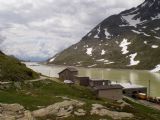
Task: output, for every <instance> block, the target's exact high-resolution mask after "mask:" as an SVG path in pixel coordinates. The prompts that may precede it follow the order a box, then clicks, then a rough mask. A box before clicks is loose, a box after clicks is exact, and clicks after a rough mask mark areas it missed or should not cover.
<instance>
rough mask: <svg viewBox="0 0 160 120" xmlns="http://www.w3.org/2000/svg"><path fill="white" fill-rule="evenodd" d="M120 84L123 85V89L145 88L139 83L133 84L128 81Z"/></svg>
mask: <svg viewBox="0 0 160 120" xmlns="http://www.w3.org/2000/svg"><path fill="white" fill-rule="evenodd" d="M120 85H121V86H122V87H123V89H135V88H146V87H144V86H141V85H135V84H130V83H120Z"/></svg>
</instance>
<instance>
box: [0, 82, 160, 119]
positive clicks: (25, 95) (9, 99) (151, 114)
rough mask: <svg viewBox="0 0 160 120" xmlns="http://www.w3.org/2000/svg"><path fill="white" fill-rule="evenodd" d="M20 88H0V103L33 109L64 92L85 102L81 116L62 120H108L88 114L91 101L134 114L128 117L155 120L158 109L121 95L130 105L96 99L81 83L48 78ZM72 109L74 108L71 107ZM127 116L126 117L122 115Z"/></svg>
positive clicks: (50, 101) (158, 116)
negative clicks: (74, 83) (69, 82)
mask: <svg viewBox="0 0 160 120" xmlns="http://www.w3.org/2000/svg"><path fill="white" fill-rule="evenodd" d="M21 88H22V89H16V88H14V87H12V88H10V89H8V90H5V91H4V90H3V91H0V103H19V104H21V105H23V106H24V107H25V108H26V109H28V110H31V111H33V110H36V109H39V108H40V107H45V106H48V105H51V104H54V103H56V102H61V101H63V99H62V98H61V97H60V96H63V97H64V96H65V97H68V98H71V99H76V100H80V101H83V102H85V103H86V104H85V105H84V106H82V109H84V110H86V111H87V114H86V115H85V116H82V117H78V116H74V115H73V116H70V117H69V118H64V119H62V120H83V119H85V120H99V119H107V120H112V119H111V118H110V117H108V116H103V117H101V116H97V115H93V116H92V115H90V110H91V107H92V104H95V103H99V104H102V105H104V106H106V107H107V108H108V109H110V110H113V111H119V112H129V113H133V114H134V115H135V118H133V119H132V120H159V118H160V111H157V110H153V109H151V108H148V107H145V106H143V105H140V104H137V103H134V102H132V101H129V100H127V99H124V100H125V101H126V102H127V103H129V104H130V105H131V106H126V107H124V108H123V109H120V106H119V105H120V104H119V103H117V102H114V101H109V100H106V99H97V98H96V97H95V95H94V94H93V93H92V92H91V91H90V89H88V88H86V87H82V86H76V85H73V86H68V85H65V84H63V83H57V82H54V81H51V80H44V81H37V82H33V83H23V84H22V87H21ZM75 109H76V108H75ZM54 118H55V116H46V117H44V118H39V120H46V119H52V120H54ZM124 120H127V119H124Z"/></svg>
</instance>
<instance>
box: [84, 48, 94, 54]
mask: <svg viewBox="0 0 160 120" xmlns="http://www.w3.org/2000/svg"><path fill="white" fill-rule="evenodd" d="M92 51H93V48H87V51H86V53H87V55H89V56H92Z"/></svg>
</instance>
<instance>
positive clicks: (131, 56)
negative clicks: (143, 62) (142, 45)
mask: <svg viewBox="0 0 160 120" xmlns="http://www.w3.org/2000/svg"><path fill="white" fill-rule="evenodd" d="M129 56H130V65H128V66H134V65H138V64H139V63H140V61H135V57H136V56H137V53H134V54H131V55H129Z"/></svg>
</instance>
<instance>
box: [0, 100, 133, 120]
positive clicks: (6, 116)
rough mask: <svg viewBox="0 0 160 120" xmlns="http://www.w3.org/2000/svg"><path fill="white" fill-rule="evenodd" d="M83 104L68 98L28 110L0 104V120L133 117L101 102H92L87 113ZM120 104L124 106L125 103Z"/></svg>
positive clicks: (13, 105)
mask: <svg viewBox="0 0 160 120" xmlns="http://www.w3.org/2000/svg"><path fill="white" fill-rule="evenodd" d="M83 105H85V102H81V101H78V100H73V99H68V100H64V101H62V102H57V103H55V104H53V105H50V106H48V107H45V108H41V109H39V110H35V111H28V110H26V109H25V108H24V107H23V106H21V105H19V104H0V120H37V119H43V118H44V119H45V118H47V116H54V118H53V120H54V119H63V118H67V117H69V116H71V115H75V116H85V115H86V114H90V115H98V116H109V117H111V118H112V119H114V120H116V119H123V118H133V117H134V115H133V114H131V113H126V112H116V111H111V110H109V109H108V108H107V107H105V106H103V105H101V104H92V109H91V110H90V113H87V111H86V110H85V109H83ZM121 105H122V107H124V106H125V105H127V104H124V103H123V104H121Z"/></svg>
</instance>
